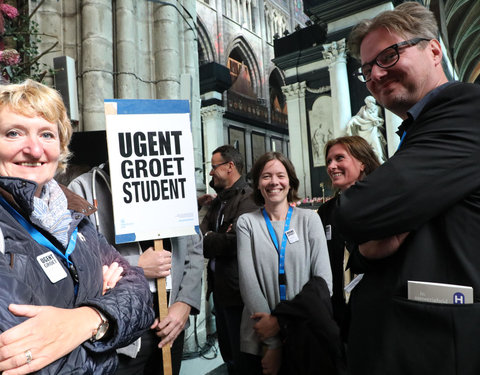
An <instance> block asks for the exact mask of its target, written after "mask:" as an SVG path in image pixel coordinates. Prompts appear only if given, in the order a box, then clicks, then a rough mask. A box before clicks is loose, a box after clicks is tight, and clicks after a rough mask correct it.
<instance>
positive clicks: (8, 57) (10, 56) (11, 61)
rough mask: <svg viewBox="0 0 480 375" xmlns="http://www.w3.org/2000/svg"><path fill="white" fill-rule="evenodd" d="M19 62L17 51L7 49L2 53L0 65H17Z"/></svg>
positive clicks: (0, 54) (0, 53)
mask: <svg viewBox="0 0 480 375" xmlns="http://www.w3.org/2000/svg"><path fill="white" fill-rule="evenodd" d="M19 62H20V55H19V53H18V52H17V50H14V49H6V50H4V51H0V63H4V64H5V65H15V64H18V63H19Z"/></svg>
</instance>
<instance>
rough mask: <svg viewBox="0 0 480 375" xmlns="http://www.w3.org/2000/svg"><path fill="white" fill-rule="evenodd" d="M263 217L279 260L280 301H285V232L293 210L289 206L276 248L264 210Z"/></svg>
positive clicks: (271, 227)
mask: <svg viewBox="0 0 480 375" xmlns="http://www.w3.org/2000/svg"><path fill="white" fill-rule="evenodd" d="M262 212H263V217H264V218H265V222H266V223H267V228H268V232H269V233H270V238H271V239H272V241H273V244H274V245H275V249H276V250H277V252H278V255H279V260H278V283H279V285H280V300H281V301H285V300H286V299H287V278H286V276H285V248H286V247H287V231H288V228H290V219H291V218H292V212H293V208H292V206H290V207H289V208H288V213H287V218H286V219H285V227H284V228H283V236H282V245H281V247H280V248H279V247H278V241H277V235H276V234H275V230H274V229H273V226H272V222H271V221H270V218H269V217H268V214H267V211H265V208H264V209H262Z"/></svg>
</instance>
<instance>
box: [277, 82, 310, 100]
mask: <svg viewBox="0 0 480 375" xmlns="http://www.w3.org/2000/svg"><path fill="white" fill-rule="evenodd" d="M306 88H307V84H306V82H295V83H292V84H291V85H287V86H282V91H283V93H284V94H285V96H286V98H287V100H289V99H296V98H300V97H304V96H305V91H306Z"/></svg>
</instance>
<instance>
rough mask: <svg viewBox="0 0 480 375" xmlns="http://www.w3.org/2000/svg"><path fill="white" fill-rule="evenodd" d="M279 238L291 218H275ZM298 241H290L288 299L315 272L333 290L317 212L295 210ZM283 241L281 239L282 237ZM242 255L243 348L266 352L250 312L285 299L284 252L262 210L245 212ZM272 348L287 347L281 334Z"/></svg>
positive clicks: (240, 240) (239, 227) (269, 307)
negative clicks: (279, 249) (281, 283)
mask: <svg viewBox="0 0 480 375" xmlns="http://www.w3.org/2000/svg"><path fill="white" fill-rule="evenodd" d="M272 224H273V228H274V229H275V232H276V234H277V239H278V238H281V237H282V235H283V229H284V225H285V221H274V222H272ZM290 229H294V230H295V232H296V234H297V236H298V239H299V240H298V241H297V242H293V243H290V242H289V241H287V245H286V249H285V274H286V278H287V287H286V289H287V292H286V298H287V300H290V299H292V298H293V297H295V296H296V295H297V294H298V293H299V292H300V291H301V289H302V288H303V286H304V285H305V284H306V283H307V282H308V280H310V278H311V277H312V276H320V277H322V278H323V279H324V280H325V281H326V283H327V286H328V289H329V291H330V295H331V294H332V271H331V268H330V261H329V258H328V250H327V241H326V239H325V234H324V231H323V226H322V222H321V221H320V218H319V216H318V215H317V213H316V212H315V211H313V210H308V209H301V208H294V209H293V213H292V218H291V221H290ZM279 243H281V241H279ZM237 255H238V266H239V274H240V292H241V294H242V298H243V301H244V303H245V307H244V310H243V315H242V323H241V329H240V349H241V351H242V352H246V353H250V354H254V355H261V353H262V342H260V341H259V339H258V338H257V337H256V335H255V332H254V330H253V325H254V324H255V321H253V320H252V319H251V318H250V315H251V314H253V313H255V312H267V313H270V312H271V310H273V309H274V308H275V306H276V305H277V304H278V303H279V302H280V292H279V284H278V253H277V250H276V249H275V246H274V245H273V242H272V240H271V238H270V234H269V232H268V229H267V226H266V223H265V219H264V217H263V214H262V212H261V210H260V209H258V210H256V211H254V212H251V213H247V214H244V215H242V216H240V218H239V219H238V222H237ZM265 344H266V345H267V346H269V347H271V348H276V347H278V346H280V345H281V343H280V338H279V337H272V338H270V339H268V340H266V342H265Z"/></svg>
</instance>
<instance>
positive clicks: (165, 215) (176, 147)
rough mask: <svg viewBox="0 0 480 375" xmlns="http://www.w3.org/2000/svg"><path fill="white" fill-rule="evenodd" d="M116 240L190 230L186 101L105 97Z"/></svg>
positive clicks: (193, 204)
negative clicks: (108, 98) (107, 98)
mask: <svg viewBox="0 0 480 375" xmlns="http://www.w3.org/2000/svg"><path fill="white" fill-rule="evenodd" d="M105 116H106V130H107V145H108V158H109V166H110V178H111V183H112V201H113V216H114V226H115V242H116V243H117V244H119V243H125V242H134V241H143V240H152V239H161V238H167V237H177V236H183V235H190V234H194V233H195V227H196V226H198V209H197V195H196V187H195V172H194V159H193V142H192V133H191V129H190V112H189V105H188V101H185V100H133V99H132V100H130V99H118V100H105Z"/></svg>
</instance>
